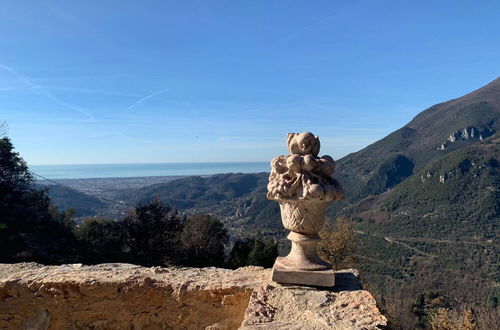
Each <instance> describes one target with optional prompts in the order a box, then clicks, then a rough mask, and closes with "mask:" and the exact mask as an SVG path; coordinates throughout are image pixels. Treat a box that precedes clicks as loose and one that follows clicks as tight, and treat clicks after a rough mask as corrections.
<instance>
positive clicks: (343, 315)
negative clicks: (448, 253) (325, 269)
mask: <svg viewBox="0 0 500 330" xmlns="http://www.w3.org/2000/svg"><path fill="white" fill-rule="evenodd" d="M336 276H337V279H336V283H337V284H338V285H337V286H336V287H335V288H334V289H332V290H324V289H316V288H311V287H294V286H283V285H279V284H277V283H274V282H271V281H270V280H269V278H270V270H269V269H262V268H260V267H245V268H240V269H237V270H234V271H231V270H226V269H218V268H160V267H152V268H145V267H139V266H135V265H128V264H102V265H96V266H82V265H79V264H76V265H62V266H43V265H39V264H34V263H22V264H2V265H0V328H2V329H237V328H242V329H262V328H266V329H376V328H379V327H382V326H384V325H386V319H385V317H384V316H383V315H381V314H380V312H379V310H378V309H377V307H376V305H375V300H374V299H373V297H372V295H371V294H370V293H369V292H368V291H365V290H362V288H361V287H360V285H359V281H358V280H357V277H356V275H355V271H340V272H337V274H336Z"/></svg>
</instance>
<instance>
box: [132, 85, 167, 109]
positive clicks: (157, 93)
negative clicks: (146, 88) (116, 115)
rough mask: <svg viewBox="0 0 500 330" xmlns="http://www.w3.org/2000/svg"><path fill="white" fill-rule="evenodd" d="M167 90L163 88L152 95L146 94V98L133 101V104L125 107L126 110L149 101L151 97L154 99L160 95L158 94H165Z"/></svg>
mask: <svg viewBox="0 0 500 330" xmlns="http://www.w3.org/2000/svg"><path fill="white" fill-rule="evenodd" d="M167 89H168V88H164V89H162V90H159V91H157V92H154V93H151V94H148V95H146V96H143V97H141V98H140V99H138V100H137V101H135V102H134V103H132V104H131V105H129V106H128V107H127V110H131V109H132V108H133V107H135V106H136V105H138V104H139V103H142V102H144V101H146V100H149V99H150V98H152V97H155V96H156V95H160V94H162V93H164V92H166V91H167Z"/></svg>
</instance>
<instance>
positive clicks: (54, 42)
mask: <svg viewBox="0 0 500 330" xmlns="http://www.w3.org/2000/svg"><path fill="white" fill-rule="evenodd" d="M499 22H500V2H498V1H355V0H349V1H271V0H268V1H234V0H233V1H209V0H206V1H188V0H184V1H125V0H120V1H110V0H107V1H90V0H89V1H64V0H62V1H24V0H12V1H11V0H2V1H1V2H0V121H3V120H5V121H6V122H7V124H8V127H9V130H8V134H9V135H10V136H11V138H12V140H13V142H14V144H15V146H16V148H17V150H18V151H19V152H20V153H21V155H22V156H23V157H24V158H25V159H26V160H27V161H28V163H30V164H84V163H146V162H207V161H210V162H217V161H268V160H269V159H271V158H272V157H273V156H275V155H277V154H284V153H286V149H285V145H284V141H285V135H286V133H288V132H302V131H306V130H309V131H312V132H314V133H315V134H318V135H320V137H321V141H322V153H324V154H331V155H332V156H333V157H334V158H339V157H342V156H344V155H346V154H347V153H349V152H354V151H357V150H359V149H361V148H363V147H364V146H366V145H368V144H370V143H372V142H374V141H376V140H377V139H379V138H382V137H384V136H385V135H387V134H388V133H390V132H391V131H393V130H395V129H397V128H399V127H401V126H403V125H404V124H406V123H407V122H408V121H409V120H411V118H412V117H413V116H415V115H416V114H417V113H418V112H420V111H422V110H424V109H425V108H427V107H429V106H431V105H433V104H435V103H439V102H442V101H446V100H448V99H451V98H454V97H459V96H461V95H463V94H465V93H467V92H469V91H472V90H474V89H476V88H479V87H481V86H482V85H485V84H486V83H488V82H489V81H491V80H493V79H495V78H496V77H498V76H500V23H499Z"/></svg>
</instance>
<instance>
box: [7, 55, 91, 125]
mask: <svg viewBox="0 0 500 330" xmlns="http://www.w3.org/2000/svg"><path fill="white" fill-rule="evenodd" d="M0 69H2V70H4V71H7V72H9V73H10V74H12V75H13V76H15V77H16V78H17V79H19V80H21V81H22V82H23V83H24V84H25V85H26V86H27V87H28V90H29V91H30V92H31V93H33V94H36V95H42V96H45V97H46V98H48V99H49V100H51V101H52V102H54V103H56V104H58V105H60V106H62V107H64V108H67V109H70V110H73V111H75V112H78V113H80V114H83V115H85V116H87V117H88V119H94V115H93V114H92V113H91V112H90V111H87V110H85V109H82V108H80V107H78V106H76V105H73V104H70V103H68V102H65V101H63V100H61V99H60V98H58V97H57V96H55V95H54V94H52V93H51V92H49V91H47V90H45V87H44V86H42V85H38V84H37V83H34V82H33V81H32V80H31V79H30V78H29V77H27V76H24V75H22V74H20V73H19V72H17V71H16V70H14V69H13V68H12V67H10V66H8V65H5V64H2V63H0Z"/></svg>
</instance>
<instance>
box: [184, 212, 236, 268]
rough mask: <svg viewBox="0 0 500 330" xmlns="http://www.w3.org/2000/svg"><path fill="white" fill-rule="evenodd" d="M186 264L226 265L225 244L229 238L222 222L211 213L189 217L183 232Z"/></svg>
mask: <svg viewBox="0 0 500 330" xmlns="http://www.w3.org/2000/svg"><path fill="white" fill-rule="evenodd" d="M181 239H182V246H183V248H184V252H185V256H186V259H185V265H187V266H193V267H207V266H219V267H220V266H222V265H224V244H225V243H226V242H227V240H228V235H227V230H226V229H225V228H224V225H223V224H222V222H221V221H220V220H219V219H217V218H215V217H212V216H210V215H207V214H200V215H194V216H192V217H191V218H189V219H188V220H187V221H186V223H185V225H184V230H183V232H182V236H181Z"/></svg>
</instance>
